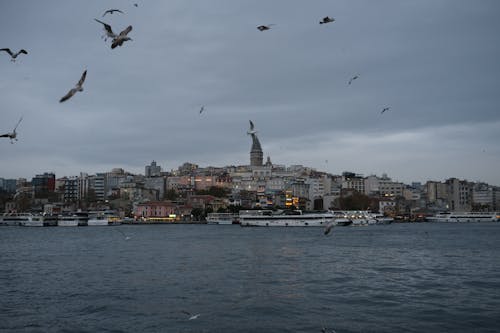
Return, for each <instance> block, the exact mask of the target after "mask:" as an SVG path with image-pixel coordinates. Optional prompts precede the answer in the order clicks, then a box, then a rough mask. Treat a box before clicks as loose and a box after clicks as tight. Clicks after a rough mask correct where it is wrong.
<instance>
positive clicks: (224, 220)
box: [207, 213, 238, 224]
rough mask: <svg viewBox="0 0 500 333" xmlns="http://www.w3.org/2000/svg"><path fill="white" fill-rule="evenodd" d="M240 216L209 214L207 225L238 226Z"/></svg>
mask: <svg viewBox="0 0 500 333" xmlns="http://www.w3.org/2000/svg"><path fill="white" fill-rule="evenodd" d="M237 220H238V215H237V214H233V213H208V214H207V224H236V223H235V222H236V221H237Z"/></svg>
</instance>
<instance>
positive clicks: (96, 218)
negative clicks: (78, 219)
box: [88, 210, 122, 226]
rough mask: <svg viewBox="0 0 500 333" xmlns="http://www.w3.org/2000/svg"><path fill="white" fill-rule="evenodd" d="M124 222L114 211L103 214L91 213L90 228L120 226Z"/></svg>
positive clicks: (106, 211) (103, 212)
mask: <svg viewBox="0 0 500 333" xmlns="http://www.w3.org/2000/svg"><path fill="white" fill-rule="evenodd" d="M121 223H122V221H121V219H120V217H119V216H118V215H117V214H116V212H115V211H113V210H105V211H102V212H90V213H89V220H88V225H89V226H108V225H119V224H121Z"/></svg>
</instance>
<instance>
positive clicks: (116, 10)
mask: <svg viewBox="0 0 500 333" xmlns="http://www.w3.org/2000/svg"><path fill="white" fill-rule="evenodd" d="M114 12H118V13H122V14H123V12H122V11H121V10H119V9H108V10H107V11H105V12H104V14H102V17H104V16H105V15H106V14H108V13H109V14H113V13H114Z"/></svg>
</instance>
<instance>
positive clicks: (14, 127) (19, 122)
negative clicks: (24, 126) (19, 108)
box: [13, 116, 23, 132]
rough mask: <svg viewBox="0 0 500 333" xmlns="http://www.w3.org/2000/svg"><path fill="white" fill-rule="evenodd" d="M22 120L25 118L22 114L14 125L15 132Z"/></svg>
mask: <svg viewBox="0 0 500 333" xmlns="http://www.w3.org/2000/svg"><path fill="white" fill-rule="evenodd" d="M22 120H23V117H22V116H21V118H20V119H19V121H18V122H17V124H16V127H14V130H13V132H16V129H17V126H19V124H20V123H21V121H22Z"/></svg>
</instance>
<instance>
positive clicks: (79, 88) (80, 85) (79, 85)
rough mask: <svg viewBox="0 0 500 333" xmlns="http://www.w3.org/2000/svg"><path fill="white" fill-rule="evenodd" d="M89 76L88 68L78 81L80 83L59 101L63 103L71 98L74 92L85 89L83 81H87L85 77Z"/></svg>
mask: <svg viewBox="0 0 500 333" xmlns="http://www.w3.org/2000/svg"><path fill="white" fill-rule="evenodd" d="M86 77H87V70H85V71H84V72H83V74H82V77H81V78H80V80H79V81H78V83H77V84H76V86H75V87H74V88H72V89H71V90H70V91H68V93H67V94H66V95H64V96H63V97H62V98H61V99H60V100H59V103H62V102H64V101H67V100H68V99H70V98H71V97H72V96H73V95H74V94H76V93H77V92H78V91H82V90H83V82H84V81H85V78H86Z"/></svg>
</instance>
